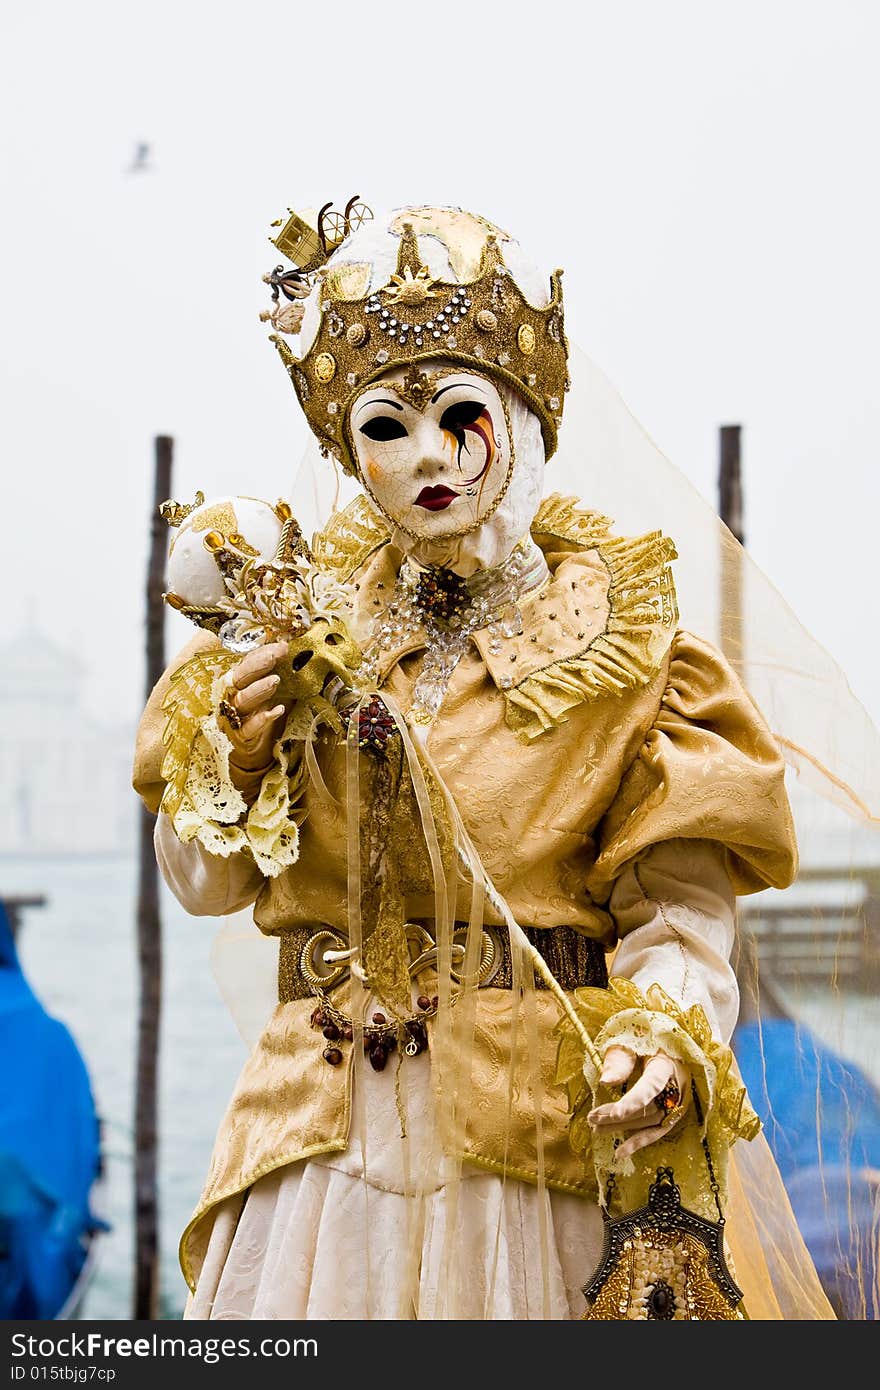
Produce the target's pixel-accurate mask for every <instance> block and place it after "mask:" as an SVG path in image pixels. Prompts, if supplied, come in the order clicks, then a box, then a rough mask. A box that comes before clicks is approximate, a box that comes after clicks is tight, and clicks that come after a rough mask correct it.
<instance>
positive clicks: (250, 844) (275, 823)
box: [162, 669, 306, 878]
mask: <svg viewBox="0 0 880 1390" xmlns="http://www.w3.org/2000/svg"><path fill="white" fill-rule="evenodd" d="M212 674H213V673H212ZM227 684H228V672H227V671H226V670H225V669H221V670H220V671H219V672H218V673H216V674H215V675H214V676H213V680H212V682H211V689H210V696H209V698H208V700H207V701H205V703H204V704H203V706H202V709H203V710H205V709H206V707H207V712H203V713H202V714H201V717H200V718H198V721H197V723H196V722H195V721H193V722H192V723H191V724H190V728H189V731H190V733H191V735H192V737H191V742H190V744H189V750H188V757H187V758H186V760H185V763H184V765H183V766H179V767H178V769H177V772H178V775H177V776H176V777H175V778H174V779H173V781H171V782H169V785H168V788H167V790H166V796H165V799H164V801H163V807H162V809H163V810H164V811H165V812H166V813H167V815H168V817H169V819H170V821H171V824H172V826H173V827H174V832H175V834H176V835H177V837H178V839H179V840H180V841H181V842H182V843H183V844H188V843H190V842H191V841H192V840H198V842H199V844H201V845H202V846H203V847H204V848H205V849H206V850H207V851H208V853H209V854H214V855H217V856H219V857H220V858H224V859H225V858H227V857H228V856H229V855H231V854H238V853H239V852H240V851H241V850H249V851H250V853H251V854H252V855H253V858H254V861H255V863H256V865H257V867H258V868H259V870H260V872H261V873H262V874H264V875H265V876H266V877H267V878H275V877H277V875H278V874H280V873H281V872H282V871H283V870H284V869H286V868H287V867H288V866H289V865H291V864H293V863H295V862H296V859H297V857H298V854H299V829H298V824H297V819H298V817H297V811H296V805H295V803H296V801H297V800H298V798H299V797H300V796H301V794H302V791H303V788H304V785H305V780H306V771H305V767H304V765H303V763H302V762H301V761H300V760H297V764H296V766H295V767H294V768H293V770H291V767H290V763H291V753H290V751H289V749H290V741H289V740H290V733H289V728H288V726H289V725H290V723H291V720H292V716H291V718H289V719H288V721H287V725H286V726H285V729H284V731H283V733H282V734H281V737H280V738H279V739H278V741H277V742H276V744H275V747H274V749H273V762H272V765H271V766H270V767H269V769H268V771H267V772H266V773H265V774H264V775H263V777H262V779H261V782H260V788H259V792H258V794H257V796H256V798H255V799H254V801H253V803H252V804H251V806H250V807H248V804H247V802H246V801H245V798H244V797H243V796H242V794H241V792H240V791H239V790H238V788H237V787H236V786H235V784H234V783H233V781H232V777H231V774H230V770H229V755H230V753H231V752H232V744H231V743H230V741H229V739H228V738H227V737H226V735H225V734H224V732H223V730H222V729H221V728H220V725H219V724H218V722H217V713H216V711H217V709H218V707H219V702H220V700H221V699H222V698H223V694H224V692H225V689H226V685H227ZM190 713H192V710H191V711H190ZM175 714H176V711H174V713H173V714H172V719H173V718H174V716H175ZM181 774H182V775H181Z"/></svg>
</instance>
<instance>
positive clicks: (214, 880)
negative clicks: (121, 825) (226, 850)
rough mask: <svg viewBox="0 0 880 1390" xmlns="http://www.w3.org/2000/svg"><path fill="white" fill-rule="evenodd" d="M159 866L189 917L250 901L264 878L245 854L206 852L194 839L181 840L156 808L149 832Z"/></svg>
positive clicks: (232, 908)
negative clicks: (223, 854) (157, 812)
mask: <svg viewBox="0 0 880 1390" xmlns="http://www.w3.org/2000/svg"><path fill="white" fill-rule="evenodd" d="M153 843H154V845H155V847H156V860H157V862H158V864H159V870H160V872H161V874H162V877H163V878H164V880H165V882H166V883H167V884H168V887H169V888H170V889H171V891H172V893H173V894H174V896H175V898H177V901H178V902H179V903H180V904H181V906H183V907H184V908H185V909H186V911H187V912H189V913H191V915H192V916H193V917H223V916H225V915H226V914H227V913H229V912H238V911H240V910H241V908H243V907H247V906H248V905H249V904H250V903H252V902H254V901H255V899H256V897H257V894H258V893H259V891H260V888H261V887H262V885H263V882H264V878H263V875H262V873H261V872H260V870H259V868H258V867H257V865H256V864H255V862H254V860H253V859H252V858H251V856H250V855H249V854H245V853H239V854H230V855H227V856H226V857H225V858H221V857H220V856H219V855H215V854H209V853H208V851H207V850H206V849H205V848H204V847H203V846H202V845H201V844H200V843H199V841H198V840H190V841H189V842H188V843H187V844H183V843H182V841H181V840H179V839H178V837H177V835H176V834H175V832H174V827H173V826H172V824H171V821H170V820H169V818H168V816H166V815H165V814H164V813H163V812H161V811H160V813H159V815H158V816H157V817H156V828H155V831H154V832H153Z"/></svg>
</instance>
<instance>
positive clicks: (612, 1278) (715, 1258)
mask: <svg viewBox="0 0 880 1390" xmlns="http://www.w3.org/2000/svg"><path fill="white" fill-rule="evenodd" d="M694 1099H695V1102H696V1106H697V1110H698V1112H699V1101H698V1100H697V1097H696V1088H694ZM701 1118H702V1117H700V1119H701ZM702 1143H703V1152H704V1154H705V1157H706V1166H707V1168H708V1172H709V1185H710V1188H711V1190H712V1193H713V1195H714V1197H715V1204H716V1206H717V1207H718V1220H717V1221H708V1220H706V1218H705V1217H702V1216H698V1215H697V1214H696V1212H692V1211H689V1210H688V1209H687V1207H683V1206H682V1205H681V1192H680V1191H679V1188H678V1186H677V1184H676V1182H675V1174H674V1172H673V1170H672V1169H671V1168H658V1169H657V1176H656V1178H655V1179H654V1181H653V1182H652V1183H651V1186H650V1189H649V1191H648V1201H647V1203H646V1205H645V1206H643V1207H639V1208H638V1210H637V1211H631V1212H626V1213H624V1214H623V1215H621V1216H615V1217H610V1216H609V1215H608V1210H609V1209H610V1206H611V1198H612V1195H613V1191H614V1175H613V1174H612V1175H611V1176H610V1178H609V1180H608V1191H607V1201H606V1206H605V1211H604V1213H603V1215H604V1220H605V1243H604V1248H603V1251H602V1257H601V1259H600V1261H599V1267H598V1269H597V1270H596V1272H595V1274H594V1275H593V1277H592V1278H591V1279H590V1280H588V1282H587V1283H586V1284H584V1286H583V1294H584V1297H585V1299H586V1300H587V1303H588V1305H589V1307H588V1310H587V1312H586V1313H584V1319H585V1320H588V1321H609V1320H635V1321H655V1320H656V1321H663V1322H666V1321H671V1320H677V1321H691V1322H693V1321H699V1322H712V1321H718V1320H721V1319H724V1320H728V1321H733V1320H737V1319H742V1318H743V1317H744V1314H743V1312H742V1309H741V1304H742V1291H741V1289H739V1288H738V1287H737V1285H736V1283H735V1282H734V1280H733V1278H732V1276H731V1273H730V1270H729V1269H728V1267H727V1261H726V1259H725V1256H724V1216H723V1213H722V1210H721V1200H720V1192H719V1187H718V1181H717V1179H716V1177H715V1171H714V1168H713V1166H712V1158H711V1155H710V1153H709V1145H708V1143H707V1141H706V1139H705V1138H704V1139H703V1141H702Z"/></svg>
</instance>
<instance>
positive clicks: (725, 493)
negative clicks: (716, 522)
mask: <svg viewBox="0 0 880 1390" xmlns="http://www.w3.org/2000/svg"><path fill="white" fill-rule="evenodd" d="M741 449H742V427H741V426H740V425H722V426H721V430H720V449H719V464H718V499H719V503H718V511H719V514H720V516H721V520H722V521H723V522H724V524H725V526H726V527H727V529H728V531H730V532H731V534H732V535H733V536H734V537H735V538H736V540H738V541H739V543H740V545H745V527H744V510H745V509H744V504H743V482H742V454H741ZM720 585H721V592H720V594H719V604H720V608H719V611H720V614H721V622H720V626H719V632H720V638H721V650H722V651H723V652H724V655H725V656H726V657H727V658H728V660H729V661H733V662H735V663H736V665H737V669H738V671H739V674H740V676H742V677H743V679H745V670H744V666H743V663H744V662H745V656H746V653H745V632H744V627H743V612H742V601H743V591H742V557H741V555H740V553H739V551H738V550H737V548H736V547H735V546H732V545H730V544H729V543H725V542H724V541H722V544H721V575H720Z"/></svg>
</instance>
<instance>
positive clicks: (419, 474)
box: [350, 363, 514, 550]
mask: <svg viewBox="0 0 880 1390" xmlns="http://www.w3.org/2000/svg"><path fill="white" fill-rule="evenodd" d="M425 365H426V368H427V370H425V371H421V372H418V373H417V374H415V376H413V374H412V373H409V374H408V380H409V382H410V385H409V387H408V385H407V381H406V380H405V373H404V371H403V370H399V371H395V372H391V373H389V374H388V376H387V377H386V378H383V380H382V381H381V382H380V383H378V384H376V383H374V384H373V385H372V386H370V387H369V389H368V390H366V391H365V392H364V393H363V395H361V396H360V397H358V399H357V400H356V401H355V403H354V405H353V406H352V410H351V417H350V431H351V437H352V441H353V443H354V447H355V451H356V454H357V461H358V467H359V469H360V474H361V479H362V481H363V485H364V487H365V488H366V489H367V491H368V492H369V494H370V496H371V497H372V498H373V500H374V502H375V503H376V505H377V506H378V508H379V509H380V511H382V512H383V513H384V514H385V516H386V517H387V518H388V520H389V521H391V522H392V524H393V525H394V527H395V530H396V531H397V532H399V533H402V535H403V536H404V537H406V538H408V540H409V542H410V544H409V545H406V546H405V548H406V549H408V550H417V549H419V548H420V547H422V546H427V547H428V548H429V549H433V548H434V546H436V545H437V544H439V545H440V546H441V548H448V546H449V544H450V543H451V542H453V541H456V540H458V539H460V538H463V537H465V536H468V535H471V534H473V533H474V532H476V531H478V530H479V529H480V528H481V527H482V526H483V525H484V523H485V522H486V521H488V519H489V518H490V517H491V516H492V515H493V514H494V512H495V511H496V510H497V508H498V506H499V505H500V503H501V501H502V499H503V497H504V495H505V493H506V492H507V489H508V487H509V485H510V480H511V477H512V474H513V466H514V454H513V444H512V440H511V432H510V425H509V422H508V418H507V411H506V409H505V406H504V403H503V402H502V399H501V396H500V395H499V393H498V390H497V388H496V387H495V385H494V384H493V382H492V381H491V380H490V379H489V378H488V377H485V376H480V375H478V374H477V373H475V372H467V371H459V370H457V369H456V368H455V367H451V366H449V365H447V366H445V367H444V366H443V365H442V364H439V363H438V364H431V363H427V364H425ZM432 366H435V367H436V368H437V370H434V371H432V370H431V367H432ZM413 380H414V381H415V386H414V387H413V385H412V382H413Z"/></svg>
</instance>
